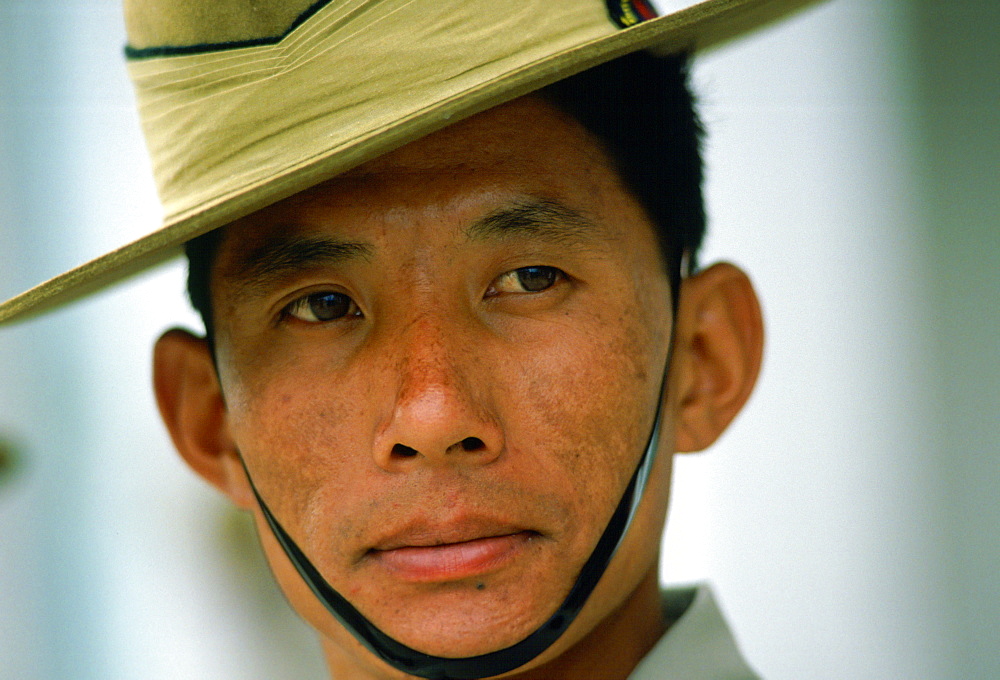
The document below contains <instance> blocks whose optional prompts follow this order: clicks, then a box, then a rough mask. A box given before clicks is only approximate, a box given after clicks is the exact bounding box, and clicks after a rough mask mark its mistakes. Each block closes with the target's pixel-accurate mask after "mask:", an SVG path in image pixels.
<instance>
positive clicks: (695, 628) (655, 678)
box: [629, 585, 760, 680]
mask: <svg viewBox="0 0 1000 680" xmlns="http://www.w3.org/2000/svg"><path fill="white" fill-rule="evenodd" d="M661 602H662V606H663V611H664V614H665V615H666V617H667V620H668V621H673V622H674V623H673V625H671V626H670V628H669V629H668V630H667V632H666V633H665V634H664V635H663V637H662V638H660V641H659V642H657V643H656V646H655V647H653V649H651V650H650V651H649V654H647V655H646V656H645V658H643V660H642V661H641V662H640V663H639V665H638V666H636V668H635V670H634V671H632V674H631V675H630V676H629V680H681V679H683V680H760V678H759V676H758V675H757V674H756V673H755V672H754V671H753V670H752V669H751V668H750V666H749V665H748V664H747V662H746V661H745V660H744V659H743V655H742V654H740V651H739V648H738V647H737V645H736V640H735V638H734V637H733V634H732V631H731V630H730V629H729V626H728V624H727V623H726V620H725V619H724V618H723V616H722V612H721V611H720V610H719V606H718V604H716V601H715V596H714V595H713V594H712V591H711V588H709V587H708V586H707V585H698V586H692V587H687V588H670V589H666V590H664V591H663V592H662V595H661Z"/></svg>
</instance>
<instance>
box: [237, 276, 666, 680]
mask: <svg viewBox="0 0 1000 680" xmlns="http://www.w3.org/2000/svg"><path fill="white" fill-rule="evenodd" d="M685 269H686V267H684V266H683V265H682V269H681V272H682V276H684V275H685V274H686V271H685ZM677 295H678V292H677V291H676V287H675V290H674V291H673V302H674V305H673V307H674V312H675V314H674V318H675V319H676V310H677ZM674 325H675V324H674V323H671V331H670V343H669V345H668V349H667V361H666V366H665V367H664V371H663V378H662V382H661V385H660V393H659V398H658V399H657V403H656V417H655V419H654V421H653V427H652V430H651V431H650V433H649V439H648V440H647V442H646V449H645V451H643V454H642V457H641V458H640V459H639V463H638V465H636V469H635V472H634V473H632V478H631V479H630V480H629V483H628V486H627V487H626V488H625V492H624V493H623V494H622V497H621V500H620V501H619V502H618V506H617V507H616V508H615V512H614V514H613V515H612V516H611V520H610V521H609V522H608V526H607V527H606V528H605V529H604V533H603V534H601V538H600V540H599V541H598V542H597V547H595V548H594V551H593V552H592V553H591V554H590V557H589V558H588V559H587V563H586V564H584V565H583V569H581V570H580V574H579V576H577V578H576V582H575V583H574V584H573V587H572V589H571V590H570V591H569V595H567V596H566V599H565V600H563V603H562V604H561V605H559V608H558V609H557V610H556V612H555V613H554V614H553V615H552V616H551V617H549V620H548V621H546V622H545V623H543V624H542V626H541V627H540V628H538V629H537V630H535V632H533V633H531V634H530V635H528V637H526V638H524V639H523V640H521V641H520V642H518V643H516V644H514V645H511V646H510V647H507V648H505V649H500V650H497V651H494V652H489V653H487V654H480V655H479V656H468V657H463V658H447V657H441V656H433V655H430V654H424V653H423V652H419V651H417V650H415V649H413V648H412V647H408V646H406V645H404V644H403V643H402V642H399V641H398V640H396V639H394V638H392V637H389V636H388V635H387V634H386V633H384V632H383V631H381V630H380V629H379V628H377V627H376V626H375V624H373V623H372V622H371V621H369V620H368V619H367V618H365V616H364V615H363V614H362V613H361V612H359V611H358V610H357V609H356V608H355V607H354V605H352V604H351V603H350V602H348V601H347V600H346V599H345V598H344V597H343V596H342V595H341V594H340V593H338V592H337V591H336V590H334V588H333V586H331V585H330V584H329V583H327V581H326V579H324V578H323V575H322V574H320V573H319V570H318V569H316V567H315V566H314V565H313V564H312V562H310V561H309V558H308V557H306V556H305V553H303V552H302V550H301V549H300V548H299V546H298V545H297V544H296V543H295V541H294V540H293V539H292V537H291V536H289V535H288V533H287V532H286V531H285V530H284V529H283V528H282V526H281V524H280V523H279V522H278V520H277V519H276V518H275V516H274V515H273V514H272V513H271V511H270V509H268V507H267V504H266V503H265V502H264V499H263V498H261V495H260V492H259V491H258V490H257V487H256V486H255V485H254V483H253V479H252V478H251V477H250V471H249V470H247V468H246V462H245V461H243V458H242V456H240V460H241V461H243V469H244V470H246V473H247V479H248V480H249V481H250V487H251V488H252V489H253V492H254V495H255V496H256V497H257V503H258V504H260V509H261V512H263V514H264V518H265V519H266V520H267V523H268V525H269V526H270V527H271V531H272V532H274V536H275V538H277V540H278V543H279V544H280V545H281V547H282V549H284V551H285V554H286V555H287V556H288V559H289V560H290V561H291V563H292V564H293V565H294V566H295V569H296V570H297V571H298V572H299V575H300V576H301V577H302V580H304V581H305V582H306V585H308V586H309V588H310V590H312V592H313V594H315V595H316V597H317V598H318V599H319V601H320V602H322V603H323V605H324V606H325V607H326V608H327V610H328V611H329V612H330V613H331V614H332V615H333V616H334V617H335V618H336V619H337V620H338V621H339V622H340V623H341V625H343V626H344V628H346V629H347V630H348V631H350V633H351V634H352V635H353V636H354V637H355V638H356V639H357V640H358V641H359V642H361V643H362V644H363V645H364V646H365V647H367V648H368V649H369V650H370V651H371V652H372V653H373V654H375V655H376V656H378V657H379V658H380V659H382V660H383V661H385V662H386V663H388V664H389V665H391V666H393V667H394V668H396V669H398V670H400V671H403V672H404V673H409V674H411V675H416V676H419V677H421V678H428V679H429V680H475V679H477V678H488V677H492V676H494V675H502V674H504V673H508V672H510V671H512V670H514V669H516V668H519V667H521V666H523V665H524V664H526V663H528V662H529V661H531V660H532V659H534V658H535V657H537V656H538V655H539V654H541V653H542V652H544V651H545V650H546V649H548V648H549V647H550V646H551V645H552V643H554V642H555V641H556V640H557V639H559V637H560V636H561V635H562V634H563V633H564V632H565V631H566V629H567V628H568V627H569V625H570V624H571V623H573V620H574V619H575V618H576V616H577V615H578V614H579V613H580V610H581V609H583V605H584V604H585V603H586V602H587V598H589V597H590V594H591V593H592V592H593V590H594V588H595V587H596V586H597V582H598V581H600V580H601V576H603V575H604V571H605V569H607V566H608V564H609V563H610V562H611V559H612V558H613V557H614V555H615V553H616V552H617V550H618V548H619V546H620V545H621V543H622V540H623V539H624V537H625V534H626V533H627V532H628V529H629V527H630V526H631V525H632V520H633V519H634V517H635V514H636V511H637V509H638V507H639V503H640V502H641V501H642V497H643V492H644V491H645V489H646V483H647V481H648V480H649V473H650V470H651V469H652V467H653V462H654V460H655V458H656V449H657V446H658V444H659V434H660V418H661V405H662V403H663V398H664V391H665V388H666V382H667V372H668V370H669V368H670V360H671V357H672V355H673V344H674V343H673V338H674V331H673V328H674Z"/></svg>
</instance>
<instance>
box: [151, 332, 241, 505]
mask: <svg viewBox="0 0 1000 680" xmlns="http://www.w3.org/2000/svg"><path fill="white" fill-rule="evenodd" d="M153 389H154V391H155V392H156V402H157V405H158V406H159V409H160V416H161V417H162V418H163V422H164V424H165V425H166V426H167V430H168V431H169V432H170V437H171V439H173V442H174V446H175V447H176V448H177V451H178V452H179V453H180V454H181V457H182V458H184V460H185V461H186V462H187V464H188V465H190V466H191V468H192V469H194V471H195V472H197V473H198V475H199V476H201V477H202V478H203V479H205V480H206V481H207V482H209V483H210V484H211V485H212V486H214V487H216V488H217V489H219V490H220V491H222V492H223V493H224V494H226V495H227V496H229V498H230V499H232V500H233V502H234V503H236V505H238V506H239V507H241V508H244V509H248V508H251V507H253V503H252V492H251V490H250V486H249V483H248V481H247V478H246V472H245V471H244V469H243V464H242V462H241V461H240V457H239V453H238V450H237V448H236V444H235V442H234V441H233V440H232V438H231V437H230V434H229V428H228V424H227V416H226V404H225V400H224V399H223V395H222V389H221V388H220V386H219V379H218V375H217V374H216V371H215V364H214V363H213V361H212V353H211V348H210V346H209V343H208V341H207V340H205V339H204V338H199V337H196V336H194V335H192V334H191V333H189V332H187V331H185V330H181V329H177V328H174V329H171V330H169V331H167V332H166V333H164V334H163V335H162V336H160V339H159V340H157V341H156V347H155V348H154V350H153Z"/></svg>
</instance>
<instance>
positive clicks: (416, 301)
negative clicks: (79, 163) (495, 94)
mask: <svg viewBox="0 0 1000 680" xmlns="http://www.w3.org/2000/svg"><path fill="white" fill-rule="evenodd" d="M211 287H212V304H213V309H214V313H213V318H214V323H215V328H216V336H215V351H216V356H215V362H213V357H212V356H211V354H210V346H209V344H208V343H207V342H206V341H205V340H204V339H203V338H199V337H197V336H195V335H192V334H191V333H188V332H186V331H181V330H172V331H169V332H167V333H166V334H164V335H163V337H161V338H160V340H159V342H158V343H157V346H156V350H155V356H154V381H155V388H156V393H157V397H158V401H159V405H160V410H161V413H162V415H163V419H164V421H165V423H166V424H167V427H168V429H169V431H170V433H171V436H172V437H173V440H174V443H175V445H176V447H177V449H178V450H179V451H180V453H181V455H182V456H183V457H184V458H185V460H186V461H187V462H188V463H189V464H190V465H191V467H192V468H193V469H194V470H195V471H196V472H198V474H200V475H201V476H202V477H204V478H205V479H206V480H208V481H209V482H210V483H212V484H213V485H215V486H216V487H218V488H219V489H220V490H221V491H222V492H223V493H225V494H226V495H227V496H229V497H230V498H231V499H232V500H233V502H234V503H236V504H237V505H238V506H239V507H241V508H244V509H246V510H247V511H249V512H251V513H253V515H254V517H255V519H256V522H257V526H258V530H259V532H260V535H261V539H262V544H263V547H264V550H265V553H266V555H267V558H268V560H269V562H270V564H271V567H272V570H273V571H274V573H275V576H276V578H277V580H278V582H279V583H280V585H281V587H282V588H283V589H284V591H285V593H286V594H287V596H288V598H289V601H290V602H291V603H292V605H293V606H294V607H295V608H296V609H297V610H298V611H299V613H300V614H301V615H302V616H303V617H304V618H305V619H306V620H307V621H309V623H310V624H311V625H312V626H313V627H314V628H315V629H316V630H317V632H318V634H319V637H320V640H321V643H322V645H323V649H324V652H325V654H326V658H327V660H328V665H329V667H330V670H331V674H332V676H333V677H342V678H366V679H376V678H377V679H389V678H402V677H407V676H405V675H404V674H402V673H400V672H399V671H397V670H395V669H393V668H391V667H389V666H388V665H386V664H385V663H383V662H382V661H381V660H379V659H378V658H376V657H375V656H374V655H372V654H371V653H370V652H368V651H367V650H366V649H365V648H363V647H362V646H361V645H360V644H359V643H358V642H357V641H356V640H355V639H354V638H353V637H351V635H350V634H348V633H347V632H346V631H345V630H344V629H343V628H342V627H341V626H340V625H339V624H338V623H337V621H336V620H335V619H334V618H333V617H332V616H331V615H330V614H329V613H328V612H327V611H326V610H325V609H324V608H323V607H322V605H321V604H320V603H319V602H318V601H317V600H316V599H315V597H314V596H313V595H312V593H311V592H310V591H309V590H308V588H307V587H306V586H305V585H304V584H303V582H302V580H301V579H300V577H299V576H298V574H297V572H296V571H295V570H294V568H293V567H292V566H291V565H290V564H289V562H288V560H287V558H286V557H285V555H284V553H283V552H282V551H281V549H280V547H279V546H278V545H277V543H276V541H275V540H274V538H273V536H272V535H271V533H270V530H269V529H268V528H267V526H266V524H265V522H264V519H263V517H262V515H261V512H260V509H259V507H258V505H257V503H256V502H255V499H254V497H253V494H252V492H251V489H250V487H249V484H248V480H247V476H246V474H245V472H244V467H243V465H244V462H245V464H246V467H247V468H248V469H249V470H250V473H251V475H252V476H253V479H254V481H255V483H256V485H257V487H258V489H259V490H260V492H261V494H262V496H263V497H264V498H265V499H266V500H267V502H268V505H269V506H270V508H271V510H272V511H273V512H274V513H275V515H276V516H277V517H278V518H279V521H281V523H282V524H283V526H284V527H285V529H286V530H287V531H288V532H289V533H290V534H291V535H292V536H293V537H294V538H295V540H296V542H297V543H298V544H299V545H300V547H302V549H303V550H304V551H305V553H306V554H307V555H309V557H310V559H311V560H312V561H313V563H314V564H315V565H316V566H317V567H318V569H319V570H320V571H321V572H322V573H323V575H324V577H325V578H326V580H327V581H329V582H330V583H331V584H332V585H333V587H334V588H336V589H337V590H338V591H339V592H340V593H342V594H343V595H344V596H345V597H347V598H348V599H349V600H350V601H351V602H352V603H353V604H354V605H355V606H356V607H357V608H358V609H359V610H360V611H361V612H362V613H363V614H364V615H365V616H366V617H368V618H369V619H370V620H371V621H372V622H374V623H375V624H376V625H377V626H379V627H380V628H381V629H382V630H384V631H385V632H387V633H388V634H390V635H392V636H393V637H395V638H396V639H397V640H400V641H401V642H403V643H405V644H407V645H409V646H411V647H413V648H415V649H418V650H420V651H423V652H426V653H429V654H434V655H439V656H452V657H457V656H471V655H477V654H483V653H486V652H490V651H494V650H496V649H500V648H503V647H506V646H508V645H511V644H514V643H516V642H518V641H519V640H521V639H522V638H524V637H525V636H526V635H528V634H530V633H531V632H532V631H534V630H535V629H536V628H537V627H538V626H539V625H540V624H542V623H543V622H544V621H545V620H546V619H547V618H548V617H549V616H550V615H551V614H552V613H553V612H554V611H555V609H556V608H557V607H558V606H559V605H560V603H561V602H562V600H563V598H564V597H565V596H566V594H567V592H568V591H569V589H570V587H571V585H572V583H573V581H574V579H575V578H576V576H577V574H578V573H579V571H580V568H581V567H582V565H583V563H584V562H585V561H586V560H587V558H588V556H589V555H590V554H591V552H592V551H593V549H594V546H595V545H596V543H597V540H598V538H599V537H600V535H601V532H602V531H603V530H604V528H605V526H606V525H607V523H608V520H609V518H610V516H611V513H612V512H613V510H614V508H615V506H616V504H617V503H618V501H619V499H620V498H621V496H622V493H623V491H624V489H625V486H626V485H627V483H628V480H629V478H630V476H631V474H632V473H633V471H634V470H635V466H636V464H637V462H638V460H639V457H640V455H641V454H642V451H643V449H644V447H645V444H646V439H647V437H648V436H649V432H650V429H651V427H652V425H653V419H654V414H655V411H656V404H657V401H658V400H660V399H661V398H662V407H663V421H662V432H661V436H660V441H659V451H658V456H657V459H656V463H655V465H654V468H653V470H652V474H651V478H650V482H649V486H648V488H647V491H646V493H645V496H644V497H643V501H642V504H641V506H640V508H639V511H638V514H637V516H636V518H635V521H634V523H633V525H632V527H631V529H630V531H629V532H628V534H627V536H626V538H625V540H624V542H623V544H622V546H621V548H620V550H619V551H618V553H617V554H616V556H615V558H614V560H613V561H612V563H611V564H610V566H609V568H608V570H607V571H606V573H605V575H604V577H603V578H602V579H601V581H600V583H599V584H598V586H597V588H596V589H595V590H594V592H593V594H592V595H591V597H590V599H589V600H588V602H587V604H586V606H585V607H584V608H583V610H582V611H581V613H580V615H579V617H578V618H577V619H576V621H575V622H574V623H573V624H572V626H571V627H570V628H569V629H568V631H567V632H566V633H565V634H564V635H563V636H562V638H560V639H559V640H558V641H557V642H556V643H555V644H554V645H553V646H552V647H551V648H550V649H549V650H548V651H546V652H545V653H544V654H543V655H541V656H540V657H539V658H537V659H536V660H534V661H533V662H531V663H530V664H528V665H526V666H524V667H522V668H520V669H518V670H516V671H514V672H512V673H511V674H509V677H517V678H525V679H527V678H547V679H549V680H553V679H559V678H581V677H601V678H607V679H609V680H610V679H613V678H625V677H626V676H627V675H628V674H629V673H630V672H631V670H632V669H633V668H634V667H635V665H636V664H637V663H638V662H639V660H640V659H641V658H642V657H643V655H645V654H646V653H647V652H648V651H649V649H650V648H651V647H652V646H653V645H654V644H655V643H656V641H657V639H658V638H659V637H660V636H661V635H662V634H663V632H664V631H665V630H666V629H667V627H668V626H669V624H670V622H669V621H665V620H664V618H663V615H662V613H661V609H660V606H659V594H658V584H657V574H658V572H659V553H660V550H659V548H660V541H661V535H662V532H663V524H664V521H665V517H666V511H667V502H668V497H669V486H670V471H671V464H672V456H673V454H674V453H675V452H679V451H697V450H701V449H703V448H705V447H706V446H708V445H710V444H711V443H712V442H713V441H715V439H716V438H717V437H718V436H719V434H720V433H721V432H722V431H723V430H724V429H725V428H726V427H727V426H728V424H729V423H730V421H731V420H732V419H733V417H734V416H735V415H736V413H737V412H738V411H739V410H740V408H741V407H742V406H743V404H744V403H745V401H746V399H747V397H748V396H749V394H750V392H751V389H752V387H753V384H754V382H755V380H756V377H757V373H758V370H759V367H760V360H761V348H762V343H763V331H762V324H761V318H760V311H759V308H758V304H757V300H756V297H755V295H754V292H753V288H752V286H751V284H750V282H749V280H748V279H747V277H746V276H745V275H744V274H743V273H742V272H741V271H740V270H739V269H737V268H736V267H734V266H732V265H728V264H720V265H715V266H713V267H710V268H707V269H705V270H703V271H701V272H699V273H697V274H694V275H693V276H691V277H689V278H688V279H686V280H685V281H684V283H683V284H682V288H681V291H680V304H679V310H678V313H677V317H676V319H675V318H673V315H672V311H671V303H670V300H671V294H670V293H671V291H670V289H669V283H668V279H667V276H666V273H665V271H664V266H663V261H662V257H661V255H660V253H659V251H658V248H657V240H656V236H655V232H654V229H653V226H652V225H651V224H650V221H649V219H648V217H647V216H646V214H645V212H644V211H643V209H642V208H641V206H640V205H639V204H638V203H637V202H636V200H635V199H634V198H633V197H632V195H631V194H630V193H629V192H628V191H627V190H626V189H625V187H623V186H622V183H621V181H620V179H619V178H618V176H617V174H616V173H615V171H614V170H613V169H612V168H611V166H610V164H609V162H608V160H607V158H606V157H605V155H604V154H603V152H602V151H601V149H600V147H599V145H598V144H597V143H596V142H595V140H594V139H593V138H591V137H590V136H589V134H588V133H587V132H586V131H585V130H584V129H583V128H582V127H581V126H580V125H579V124H577V123H576V122H575V121H574V120H572V119H570V118H568V117H567V116H565V115H563V114H562V113H560V112H559V111H558V110H556V109H554V108H553V107H551V106H550V105H548V104H546V103H545V102H543V101H542V100H539V99H536V98H532V97H527V98H523V99H520V100H517V101H515V102H513V103H511V104H507V105H504V106H500V107H498V108H495V109H492V110H490V111H487V112H485V113H482V114H479V115H478V116H475V117H473V118H470V119H468V120H466V121H463V122H461V123H458V124H456V125H453V126H451V127H449V128H446V129H445V130H443V131H440V132H438V133H435V134H433V135H430V136H428V137H426V138H424V139H422V140H420V141H417V142H414V143H412V144H410V145H408V146H405V147H403V148H401V149H399V150H397V151H395V152H393V153H390V154H388V155H386V156H383V157H381V158H379V159H377V160H375V161H372V162H370V163H367V164H365V165H362V166H360V167H358V168H356V169H355V170H353V171H351V172H349V173H347V174H345V175H342V176H340V177H338V178H335V179H333V180H330V181H328V182H326V183H323V184H320V185H317V186H315V187H313V188H311V189H309V190H307V191H304V192H302V193H301V194H298V195H296V196H293V197H291V198H289V199H287V200H285V201H282V202H280V203H277V204H275V205H273V206H270V207H268V208H265V209H264V210H261V211H259V212H257V213H254V214H252V215H250V216H248V217H246V218H243V219H241V220H239V221H237V222H235V223H233V224H231V225H229V226H227V227H226V228H225V233H224V235H223V238H222V241H221V245H220V250H219V253H218V256H217V259H216V262H215V264H214V266H213V269H212V277H211ZM671 336H673V338H674V340H673V342H674V348H673V358H672V363H671V368H670V371H669V377H668V379H667V383H666V390H665V391H664V392H663V394H662V396H661V391H660V387H661V380H662V376H663V372H664V367H665V365H666V362H667V356H668V347H669V344H670V339H671ZM241 457H242V461H241Z"/></svg>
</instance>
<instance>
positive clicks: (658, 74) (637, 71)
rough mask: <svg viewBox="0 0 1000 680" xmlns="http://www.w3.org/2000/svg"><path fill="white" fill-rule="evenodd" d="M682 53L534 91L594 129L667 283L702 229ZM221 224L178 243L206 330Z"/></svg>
mask: <svg viewBox="0 0 1000 680" xmlns="http://www.w3.org/2000/svg"><path fill="white" fill-rule="evenodd" d="M688 63H689V62H688V59H687V57H686V55H683V54H677V55H670V56H653V55H651V54H648V53H646V52H634V53H632V54H628V55H625V56H623V57H619V58H617V59H614V60H612V61H609V62H606V63H604V64H601V65H599V66H595V67H593V68H591V69H588V70H586V71H583V72H581V73H579V74H577V75H575V76H570V77H569V78H566V79H564V80H561V81H559V82H557V83H555V84H553V85H549V86H548V87H546V88H544V89H542V90H541V91H539V93H538V94H539V95H540V96H542V97H543V98H545V99H546V100H547V101H549V103H551V104H553V105H554V106H556V108H558V109H559V110H561V111H562V112H564V113H566V114H568V115H570V116H571V117H573V118H574V119H576V120H577V121H579V122H580V123H581V124H582V125H583V126H584V128H586V129H587V131H589V132H590V133H591V134H592V135H594V136H595V137H596V138H597V139H598V140H599V142H600V144H601V145H602V147H603V150H604V152H605V154H606V155H607V156H608V158H609V159H610V160H611V162H612V164H613V167H614V170H616V171H617V172H618V174H619V176H620V177H621V179H622V181H623V183H624V185H625V187H626V189H628V190H629V191H630V192H631V193H632V194H633V196H635V197H636V199H637V200H638V201H639V204H640V205H641V206H642V207H643V208H644V209H645V210H646V213H647V215H648V216H649V218H650V221H651V222H652V224H653V225H654V227H655V228H656V232H657V239H658V241H659V244H660V251H661V254H662V257H663V261H664V265H665V267H666V270H667V274H668V276H669V278H670V287H671V290H672V292H673V295H674V298H675V299H674V303H675V305H676V296H677V294H678V290H679V288H680V276H681V272H680V266H681V260H682V258H683V256H684V254H685V253H686V254H687V255H688V257H689V264H690V265H691V266H692V267H693V266H694V261H695V257H696V255H697V252H698V249H699V247H700V246H701V242H702V240H703V238H704V234H705V208H704V202H703V199H702V191H701V184H702V175H703V171H702V160H701V139H702V136H703V131H702V127H701V123H700V122H699V120H698V116H697V113H696V111H695V104H694V96H693V94H692V93H691V89H690V87H689V84H688V75H689V74H688ZM221 234H222V230H221V229H216V230H213V231H210V232H208V233H206V234H203V235H202V236H199V237H197V238H194V239H192V240H190V241H188V242H187V244H186V245H185V252H186V254H187V257H188V263H189V264H188V297H189V298H190V300H191V304H192V306H194V308H195V309H196V310H197V311H198V312H199V313H200V314H201V317H202V320H203V321H204V323H205V332H206V334H207V336H208V337H209V338H210V339H211V338H212V334H213V325H212V306H211V295H210V280H209V279H210V272H211V269H212V263H213V261H214V259H215V253H216V251H217V250H218V245H219V240H220V238H221Z"/></svg>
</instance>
